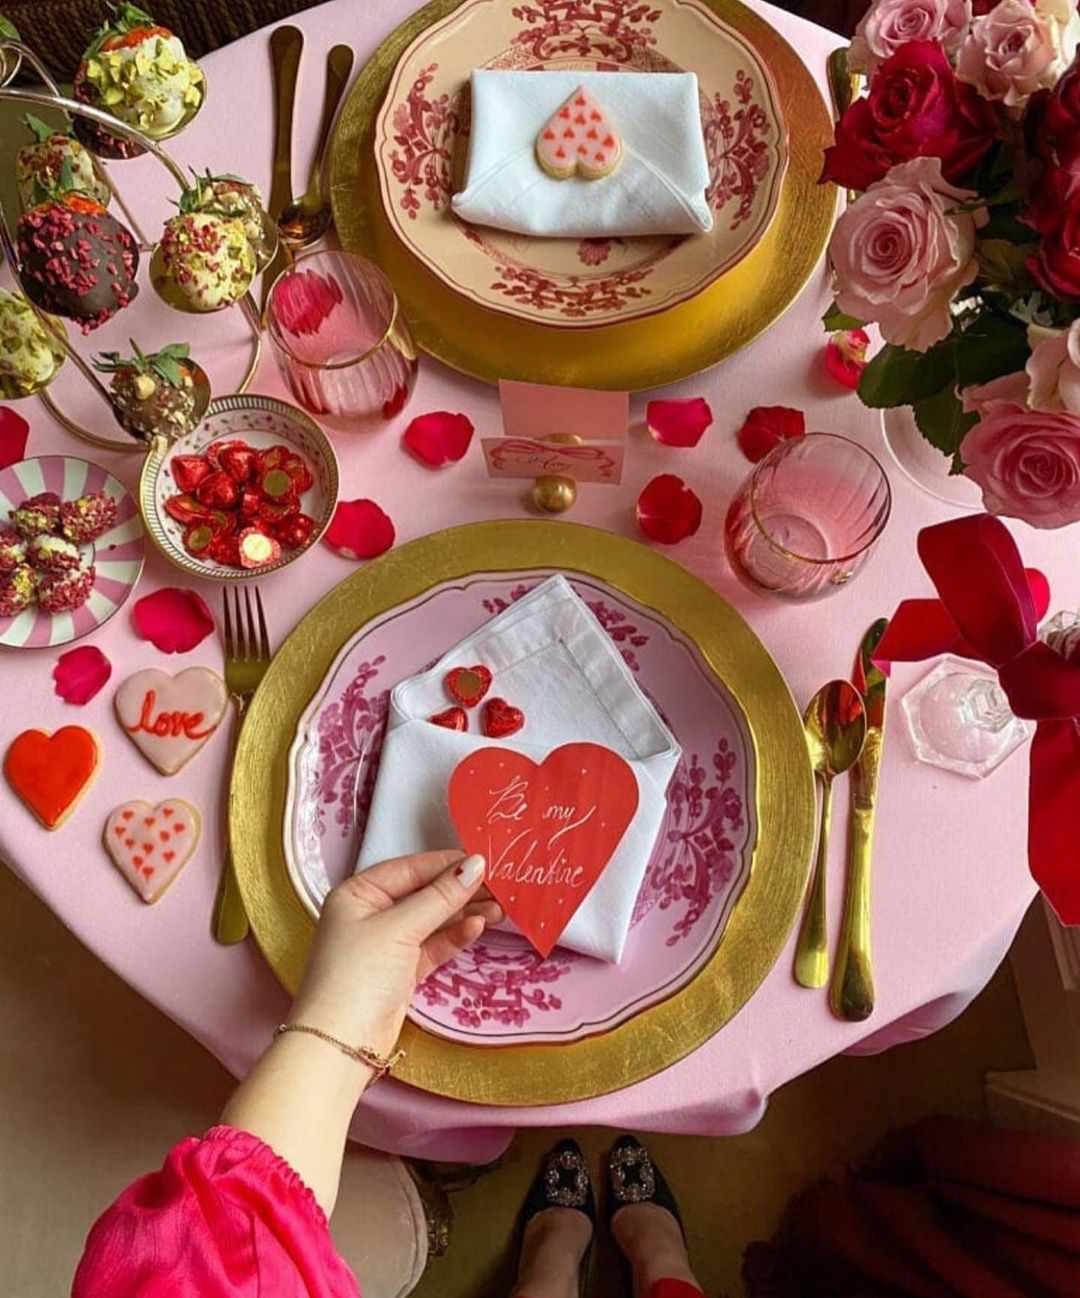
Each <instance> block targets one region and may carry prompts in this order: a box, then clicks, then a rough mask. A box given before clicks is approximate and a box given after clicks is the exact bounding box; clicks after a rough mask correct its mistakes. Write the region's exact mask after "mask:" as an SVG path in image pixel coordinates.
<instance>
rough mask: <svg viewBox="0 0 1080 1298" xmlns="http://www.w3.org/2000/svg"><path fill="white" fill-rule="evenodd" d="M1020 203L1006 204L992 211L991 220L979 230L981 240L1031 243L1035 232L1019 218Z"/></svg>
mask: <svg viewBox="0 0 1080 1298" xmlns="http://www.w3.org/2000/svg"><path fill="white" fill-rule="evenodd" d="M1020 210H1021V209H1020V204H1019V203H1005V204H1003V205H1002V206H1001V207H992V208H991V209H990V219H989V221H987V223H986V224H985V225H984V226H983V227H982V228H981V229H980V230H979V237H980V238H981V239H1007V240H1008V242H1009V243H1031V241H1032V237H1033V235H1034V231H1033V230H1032V228H1031V226H1030V225H1025V224H1024V223H1023V222H1022V221H1020V220H1018V219H1017V217H1018V216H1019V213H1020Z"/></svg>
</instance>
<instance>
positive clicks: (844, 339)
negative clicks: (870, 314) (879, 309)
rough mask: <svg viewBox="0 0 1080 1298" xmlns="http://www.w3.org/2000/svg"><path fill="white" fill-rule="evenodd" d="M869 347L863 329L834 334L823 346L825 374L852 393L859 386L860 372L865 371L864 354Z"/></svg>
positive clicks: (867, 337) (868, 341) (868, 339)
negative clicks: (849, 389)
mask: <svg viewBox="0 0 1080 1298" xmlns="http://www.w3.org/2000/svg"><path fill="white" fill-rule="evenodd" d="M869 346H870V335H869V334H868V333H867V332H866V330H865V329H848V330H847V331H846V332H845V331H843V330H841V331H840V332H839V333H834V334H833V335H832V336H831V337H830V338H829V341H828V342H827V343H826V344H825V349H824V351H823V352H822V361H823V362H824V365H825V370H826V372H827V373H828V374H829V375H830V376H831V377H832V378H834V379H835V380H836V381H837V383H839V384H840V386H841V387H845V388H851V389H852V390H853V391H854V389H855V388H857V387H858V386H859V380H860V379H861V378H862V372H863V370H864V369H866V352H867V349H868V348H869Z"/></svg>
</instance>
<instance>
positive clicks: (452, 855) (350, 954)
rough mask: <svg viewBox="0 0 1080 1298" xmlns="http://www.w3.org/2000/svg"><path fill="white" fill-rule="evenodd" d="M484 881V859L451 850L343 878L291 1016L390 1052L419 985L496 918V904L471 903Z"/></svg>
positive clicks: (404, 858)
mask: <svg viewBox="0 0 1080 1298" xmlns="http://www.w3.org/2000/svg"><path fill="white" fill-rule="evenodd" d="M483 881H484V858H483V857H482V856H470V857H465V858H463V857H462V854H461V853H460V852H449V851H448V852H424V853H422V854H421V855H418V856H402V857H398V858H397V859H396V860H394V861H384V862H383V863H382V864H381V865H375V866H372V867H371V869H369V870H364V871H363V872H362V873H361V874H354V875H353V876H352V877H351V878H349V879H347V880H346V881H345V882H344V883H342V884H339V885H338V887H336V888H335V889H334V890H333V892H331V893H330V895H329V896H328V897H327V899H326V903H325V905H324V906H323V911H322V917H321V919H320V920H319V926H318V928H317V929H316V932H315V943H314V946H313V947H312V950H311V956H310V958H309V960H308V966H307V971H306V972H305V974H304V981H303V983H302V984H301V987H300V991H299V993H298V994H297V997H296V1000H295V1002H294V1003H293V1008H292V1012H291V1014H290V1015H289V1022H290V1023H306V1024H308V1025H309V1026H311V1027H317V1028H321V1029H322V1030H323V1031H324V1032H329V1033H330V1034H331V1036H335V1037H338V1038H339V1039H341V1040H343V1041H346V1042H348V1043H349V1044H350V1045H353V1046H367V1047H368V1048H369V1049H371V1050H374V1051H376V1052H377V1053H378V1054H380V1055H389V1054H390V1053H391V1051H392V1050H393V1048H394V1043H395V1042H396V1041H397V1039H398V1034H399V1033H400V1032H401V1025H402V1023H403V1021H404V1018H405V1011H406V1009H407V1008H408V1005H409V1002H410V1000H411V999H412V995H413V992H414V991H415V989H416V984H417V983H418V982H421V981H422V980H423V979H424V978H426V977H427V976H428V974H429V973H431V972H432V970H433V969H437V968H438V967H439V965H441V964H444V963H445V962H446V961H447V960H450V959H451V958H452V957H453V956H455V955H457V954H458V952H459V951H462V950H463V949H464V948H465V947H467V946H469V945H470V943H472V942H475V941H476V939H477V938H478V937H479V936H480V934H481V933H483V931H484V928H485V926H486V925H487V924H497V923H498V922H499V921H500V920H501V919H502V909H501V908H500V907H499V905H498V903H497V902H494V901H475V900H474V898H475V895H476V893H477V892H478V890H479V889H480V887H481V885H482V884H483ZM290 1035H291V1034H290Z"/></svg>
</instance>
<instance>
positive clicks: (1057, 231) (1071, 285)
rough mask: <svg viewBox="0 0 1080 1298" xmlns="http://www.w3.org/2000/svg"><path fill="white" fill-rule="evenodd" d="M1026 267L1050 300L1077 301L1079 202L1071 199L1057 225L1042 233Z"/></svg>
mask: <svg viewBox="0 0 1080 1298" xmlns="http://www.w3.org/2000/svg"><path fill="white" fill-rule="evenodd" d="M1027 266H1028V270H1030V271H1031V273H1032V275H1034V276H1035V278H1036V280H1038V282H1039V283H1040V284H1041V285H1042V287H1043V288H1044V289H1046V291H1047V292H1048V293H1050V294H1052V295H1053V296H1054V297H1060V298H1065V299H1067V300H1068V299H1076V298H1080V202H1077V201H1075V200H1074V202H1073V205H1072V208H1071V209H1066V210H1065V211H1064V212H1063V213H1061V217H1060V220H1059V221H1058V224H1057V226H1056V227H1055V228H1054V229H1051V230H1049V231H1046V232H1044V233H1043V241H1042V243H1041V244H1040V245H1039V251H1038V252H1037V253H1036V254H1035V255H1034V256H1033V257H1029V258H1028V259H1027Z"/></svg>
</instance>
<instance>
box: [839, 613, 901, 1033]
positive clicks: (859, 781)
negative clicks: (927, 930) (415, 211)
mask: <svg viewBox="0 0 1080 1298" xmlns="http://www.w3.org/2000/svg"><path fill="white" fill-rule="evenodd" d="M888 625H889V620H888V618H884V617H882V618H878V620H877V621H876V622H875V623H874V624H873V626H871V627H870V629H869V630H868V631H867V632H866V634H865V635H864V636H863V638H862V643H861V644H860V645H859V655H858V658H857V659H856V661H855V672H854V681H855V688H856V689H857V690H858V691H859V693H860V694H862V696H863V701H864V703H865V706H866V744H865V745H864V747H863V750H862V754H861V756H860V757H859V760H858V761H857V762H856V763H855V765H854V766H853V767H852V771H851V826H850V834H849V840H848V873H847V884H846V888H845V892H844V920H843V927H842V928H841V931H840V947H839V950H838V951H837V955H836V963H835V964H834V966H833V979H832V986H831V987H830V989H829V1003H830V1004H831V1006H832V1010H833V1013H834V1014H836V1015H837V1016H838V1017H840V1018H842V1019H850V1020H852V1021H853V1022H860V1021H861V1020H863V1019H866V1018H869V1017H870V1015H871V1014H872V1013H873V1012H874V970H873V965H872V963H871V959H870V855H871V851H872V849H873V845H874V810H875V807H876V803H877V789H878V776H879V774H880V771H881V749H882V744H883V743H884V741H885V689H886V684H887V681H888V678H887V677H886V676H885V674H884V672H882V671H881V669H880V668H879V667H877V666H875V664H874V662H873V655H874V651H875V650H876V649H877V647H878V642H879V641H880V640H881V637H882V636H883V635H884V634H885V630H886V628H887V627H888Z"/></svg>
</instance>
